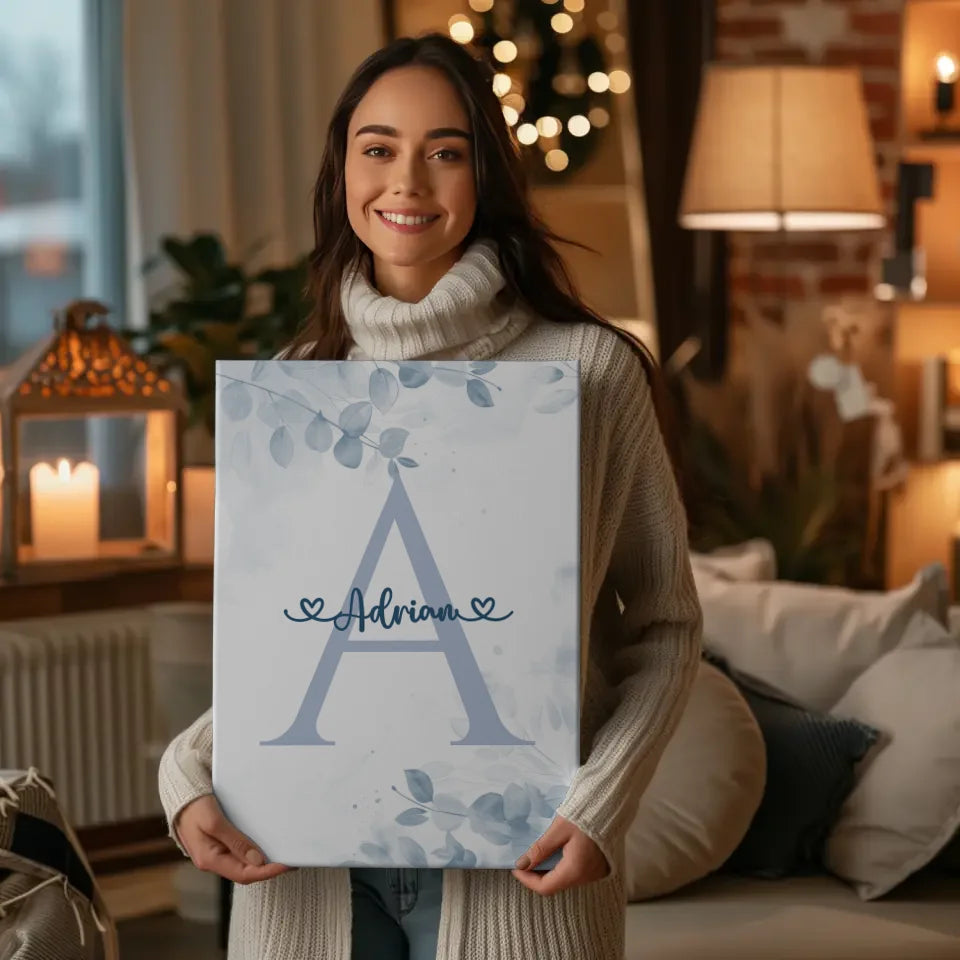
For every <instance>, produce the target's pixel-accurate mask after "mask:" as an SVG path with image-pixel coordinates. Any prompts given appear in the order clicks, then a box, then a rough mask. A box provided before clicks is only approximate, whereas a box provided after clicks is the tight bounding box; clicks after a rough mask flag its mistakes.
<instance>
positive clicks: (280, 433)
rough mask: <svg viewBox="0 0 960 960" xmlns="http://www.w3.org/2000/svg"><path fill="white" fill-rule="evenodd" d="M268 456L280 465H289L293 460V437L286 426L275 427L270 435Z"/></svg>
mask: <svg viewBox="0 0 960 960" xmlns="http://www.w3.org/2000/svg"><path fill="white" fill-rule="evenodd" d="M270 456H271V457H273V459H274V460H275V461H276V462H277V463H278V464H279V465H280V466H281V467H284V468H286V467H289V466H290V461H291V460H293V437H292V436H290V430H289V429H288V428H287V427H277V429H276V430H274V431H273V433H272V434H271V435H270Z"/></svg>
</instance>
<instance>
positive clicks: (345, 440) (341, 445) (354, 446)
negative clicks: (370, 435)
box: [333, 433, 363, 470]
mask: <svg viewBox="0 0 960 960" xmlns="http://www.w3.org/2000/svg"><path fill="white" fill-rule="evenodd" d="M333 455H334V457H335V458H336V460H337V463H339V464H341V465H342V466H344V467H349V468H350V469H351V470H356V468H357V467H359V466H360V461H361V460H363V444H362V443H361V442H360V440H359V438H357V437H351V436H349V435H348V434H346V433H345V434H344V435H343V436H342V437H341V438H340V439H339V440H338V441H337V442H336V443H335V444H334V446H333Z"/></svg>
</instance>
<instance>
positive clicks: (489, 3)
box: [470, 0, 493, 13]
mask: <svg viewBox="0 0 960 960" xmlns="http://www.w3.org/2000/svg"><path fill="white" fill-rule="evenodd" d="M470 9H471V10H476V11H477V13H486V12H487V11H488V10H492V9H493V0H470Z"/></svg>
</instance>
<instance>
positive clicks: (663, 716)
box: [557, 347, 702, 870]
mask: <svg viewBox="0 0 960 960" xmlns="http://www.w3.org/2000/svg"><path fill="white" fill-rule="evenodd" d="M624 349H625V350H628V351H630V348H629V347H624ZM618 367H619V369H620V372H621V375H620V376H618V377H617V379H616V380H615V381H614V382H615V386H613V387H608V388H607V389H609V390H610V391H611V392H615V393H616V394H617V395H616V396H615V397H612V398H611V399H612V400H613V401H614V402H613V403H611V404H610V407H609V408H612V409H614V410H616V411H618V415H616V416H615V421H616V422H615V423H613V424H612V430H611V432H610V434H609V442H610V444H611V446H612V447H613V448H614V449H612V450H611V451H610V452H609V453H608V455H607V457H606V466H605V469H606V471H607V472H608V476H606V477H605V478H604V488H605V490H606V491H610V490H616V489H618V488H620V486H621V485H624V486H625V488H626V489H625V496H622V495H621V496H620V497H616V498H613V499H614V500H616V501H619V502H622V503H623V508H622V514H621V515H620V517H619V520H618V521H617V519H616V518H614V525H615V530H616V532H615V534H614V543H613V548H612V551H611V554H610V562H609V566H608V568H607V572H606V580H607V581H608V583H607V585H608V586H610V587H612V588H613V589H614V590H615V591H616V594H617V596H618V597H619V600H620V603H621V604H622V607H623V609H622V613H621V616H620V618H619V623H618V624H617V628H618V629H615V630H613V631H610V632H608V633H606V634H604V635H602V636H596V637H594V638H593V639H592V642H595V643H603V644H605V645H608V646H607V647H606V649H605V650H604V651H603V654H604V656H603V660H604V661H605V662H606V663H607V664H609V669H610V672H611V674H612V676H611V677H610V680H611V682H612V683H613V684H614V686H615V693H616V706H615V708H614V710H613V712H612V714H611V715H610V717H609V718H608V719H607V721H606V722H605V723H604V724H603V725H602V726H601V727H600V729H599V730H598V732H597V734H596V736H595V737H594V740H593V743H592V744H591V745H590V751H589V754H588V756H587V757H586V759H585V760H584V762H583V763H582V765H581V766H580V767H579V768H578V769H577V771H576V773H575V775H574V777H573V782H572V784H571V786H570V789H569V791H568V793H567V796H566V797H565V799H564V801H563V803H562V804H561V805H560V807H559V808H558V810H557V813H558V814H560V815H561V816H563V817H566V818H567V819H568V820H570V821H572V822H573V823H574V824H575V825H576V826H577V827H579V828H580V829H581V830H582V831H583V832H584V833H585V834H587V836H589V837H590V838H591V839H592V840H593V841H594V842H595V843H596V844H597V845H598V846H599V847H600V849H601V850H602V851H603V853H604V855H605V856H606V858H607V861H608V863H609V864H610V867H611V870H613V869H616V863H617V861H618V859H619V858H618V857H616V856H615V855H614V853H615V851H616V849H617V845H618V844H620V843H622V839H623V837H624V835H625V834H626V830H627V828H628V827H629V825H630V822H631V820H632V818H633V816H634V815H635V813H636V809H637V804H638V802H639V800H640V796H641V794H642V793H643V791H644V790H645V789H646V787H647V785H648V784H649V782H650V780H651V778H652V777H653V773H654V770H655V768H656V765H657V762H658V761H659V758H660V756H661V754H662V753H663V750H664V748H665V747H666V745H667V741H668V740H669V738H670V736H671V734H672V732H673V730H674V728H675V727H676V725H677V722H678V720H679V717H680V714H681V712H682V710H683V708H684V706H685V704H686V701H687V698H688V695H689V692H690V688H691V685H692V683H693V679H694V677H695V675H696V671H697V665H698V662H699V658H700V641H701V632H702V631H701V626H702V619H701V611H700V603H699V600H698V599H697V593H696V588H695V586H694V582H693V575H692V572H691V569H690V561H689V554H688V548H687V527H686V518H685V514H684V509H683V505H682V503H681V501H680V496H679V492H678V489H677V485H676V482H675V479H674V474H673V470H672V468H671V466H670V462H669V458H668V455H667V452H666V447H665V444H664V441H663V436H662V434H661V432H660V428H659V424H658V422H657V417H656V413H655V410H654V406H653V399H652V394H651V390H650V386H649V383H648V381H647V376H646V372H645V371H644V369H643V367H642V365H641V364H640V362H639V360H638V359H637V358H636V357H635V356H633V355H632V351H631V355H630V357H629V360H628V362H626V363H620V364H618ZM624 368H625V369H624ZM609 408H608V409H609ZM621 493H623V491H622V489H621Z"/></svg>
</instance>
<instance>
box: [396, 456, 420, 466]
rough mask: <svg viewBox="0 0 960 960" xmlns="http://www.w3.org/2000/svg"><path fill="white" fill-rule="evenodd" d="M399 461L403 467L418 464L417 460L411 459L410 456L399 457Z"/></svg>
mask: <svg viewBox="0 0 960 960" xmlns="http://www.w3.org/2000/svg"><path fill="white" fill-rule="evenodd" d="M397 463H399V464H400V466H401V467H416V466H418V464H417V461H416V460H411V459H410V458H409V457H397Z"/></svg>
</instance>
